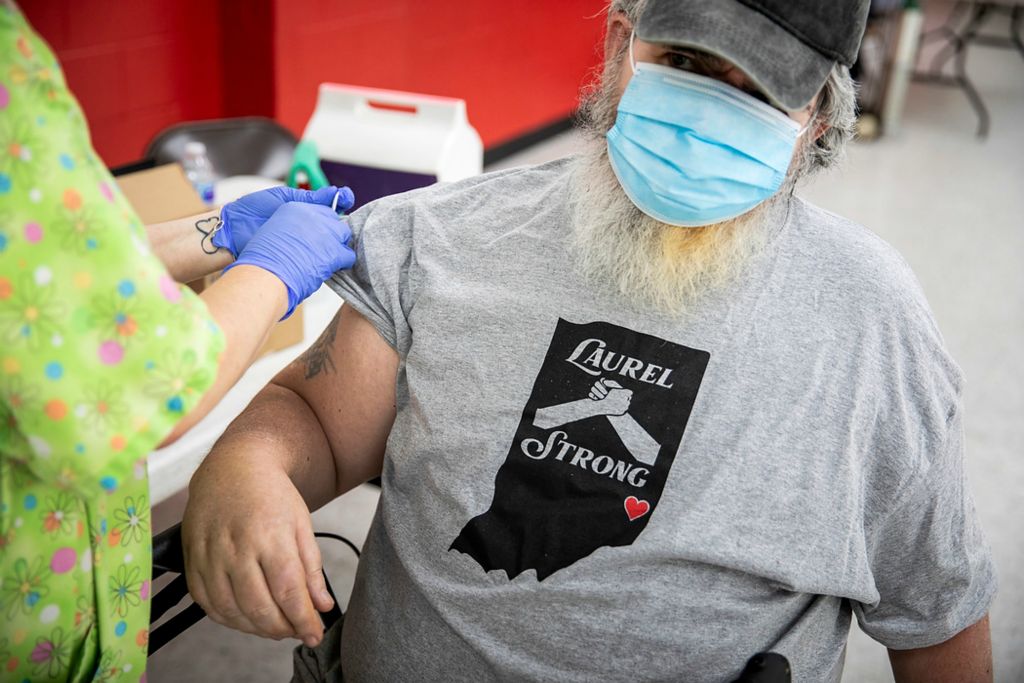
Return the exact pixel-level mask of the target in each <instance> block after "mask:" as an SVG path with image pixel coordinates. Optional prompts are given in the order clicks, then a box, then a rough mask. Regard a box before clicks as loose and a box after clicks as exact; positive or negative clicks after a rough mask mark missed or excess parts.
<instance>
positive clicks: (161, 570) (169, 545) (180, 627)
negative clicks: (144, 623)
mask: <svg viewBox="0 0 1024 683" xmlns="http://www.w3.org/2000/svg"><path fill="white" fill-rule="evenodd" d="M314 535H315V536H316V537H317V538H330V539H333V540H336V541H341V542H342V543H344V544H345V545H347V546H348V547H349V548H351V549H352V552H354V553H355V555H356V557H357V558H358V557H359V548H357V547H356V546H355V544H354V543H352V541H350V540H348V539H347V538H345V537H343V536H339V535H337V534H331V533H327V532H321V531H318V532H316V533H315V534H314ZM321 571H322V570H321ZM169 573H170V574H177V576H175V577H174V578H173V579H172V580H171V582H170V583H168V584H167V585H166V586H164V587H163V588H162V589H161V590H160V591H158V592H157V593H156V594H155V595H154V596H153V600H152V602H151V603H150V614H149V624H150V627H151V630H150V633H149V655H150V656H152V655H153V653H154V652H156V651H157V650H159V649H160V648H162V647H163V646H164V645H166V644H167V643H169V642H171V641H172V640H174V639H175V638H176V637H177V636H179V635H180V634H182V633H184V632H185V631H186V630H188V629H189V627H191V626H192V625H194V624H196V623H198V622H199V621H201V620H202V619H203V617H205V616H206V613H205V612H204V611H203V608H202V607H200V606H199V605H197V604H196V603H194V602H193V603H191V604H189V605H188V606H187V607H185V608H184V609H183V610H181V611H180V612H178V613H177V614H175V615H174V616H172V617H170V618H169V619H168V620H167V621H165V622H164V623H162V624H160V625H159V626H158V627H156V628H152V626H153V624H155V623H156V622H157V621H159V619H160V618H161V617H162V616H163V615H164V614H166V613H167V612H168V610H170V609H171V608H172V607H174V606H175V605H177V604H178V603H179V602H181V601H182V599H183V598H185V596H187V595H188V584H187V583H186V582H185V554H184V551H183V548H182V545H181V524H175V525H174V526H172V527H171V528H170V529H167V530H166V531H163V532H161V533H159V534H157V535H156V536H154V537H153V579H156V578H157V577H159V576H162V575H164V574H169ZM324 583H325V584H326V586H327V592H328V593H330V594H331V598H332V599H333V600H334V606H333V607H331V609H330V610H328V611H327V612H321V613H320V621H322V622H323V625H324V631H327V630H328V629H330V628H331V626H333V625H334V624H335V623H336V622H337V621H338V619H341V617H342V612H341V607H339V606H338V598H337V596H335V594H334V589H333V588H331V582H330V581H328V580H327V574H326V573H324Z"/></svg>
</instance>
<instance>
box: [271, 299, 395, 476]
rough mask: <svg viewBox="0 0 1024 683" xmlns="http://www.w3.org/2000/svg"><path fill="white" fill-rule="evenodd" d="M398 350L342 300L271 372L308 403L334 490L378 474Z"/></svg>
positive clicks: (391, 413) (388, 427) (392, 404)
mask: <svg viewBox="0 0 1024 683" xmlns="http://www.w3.org/2000/svg"><path fill="white" fill-rule="evenodd" d="M397 373H398V354H397V353H396V352H395V350H394V349H393V348H391V347H390V346H389V345H388V344H387V342H385V341H384V339H383V338H382V337H381V336H380V334H379V333H378V332H377V330H376V328H374V327H373V325H371V324H370V322H369V321H368V320H367V319H366V318H364V317H363V316H362V315H360V314H359V313H358V312H356V311H355V309H353V308H352V307H351V306H342V308H341V311H339V312H338V315H336V316H335V317H334V319H333V320H332V321H331V322H330V323H329V324H328V325H327V327H326V328H325V329H324V332H323V334H322V335H321V336H320V338H319V339H318V340H317V341H316V342H314V343H313V345H312V346H310V348H309V349H308V350H307V351H306V352H305V353H303V354H302V355H301V356H300V357H299V358H298V359H297V360H296V361H295V362H293V363H292V364H291V365H289V366H288V367H287V368H285V369H284V370H283V371H282V372H281V373H280V374H279V375H278V376H277V378H275V380H274V383H275V384H278V385H280V386H283V387H285V388H287V389H290V390H292V391H294V392H295V393H296V394H298V395H299V396H300V397H301V398H302V399H303V400H304V401H305V402H306V403H307V404H308V405H309V407H310V408H311V409H312V411H313V413H314V415H315V416H316V418H317V420H318V421H319V422H320V425H321V427H323V430H324V434H325V436H326V437H327V441H328V444H329V445H330V449H331V453H332V455H333V457H334V462H335V468H336V471H337V476H338V481H337V487H338V493H339V494H340V493H344V492H345V491H348V490H349V489H352V488H354V487H355V486H358V485H359V484H361V483H363V482H365V481H367V480H369V479H372V478H374V477H377V476H380V473H381V467H382V464H383V461H384V448H385V445H386V443H387V438H388V435H389V434H390V433H391V425H392V424H393V423H394V421H395V377H396V374H397Z"/></svg>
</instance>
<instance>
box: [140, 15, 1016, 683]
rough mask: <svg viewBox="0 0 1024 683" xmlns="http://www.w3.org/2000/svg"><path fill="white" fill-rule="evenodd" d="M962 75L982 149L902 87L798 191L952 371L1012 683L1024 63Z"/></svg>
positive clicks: (331, 523) (276, 660) (255, 653)
mask: <svg viewBox="0 0 1024 683" xmlns="http://www.w3.org/2000/svg"><path fill="white" fill-rule="evenodd" d="M1000 30H1002V29H1000ZM969 70H970V73H971V74H972V75H973V76H974V77H975V78H976V82H977V85H978V87H979V89H980V91H981V92H982V94H983V96H984V98H985V100H986V102H987V103H988V104H989V106H990V108H991V112H992V117H993V122H992V133H991V136H990V138H989V139H988V140H986V141H984V142H979V141H978V140H976V139H975V138H974V137H973V134H974V125H975V120H974V117H973V114H972V112H971V110H970V109H969V107H968V105H967V103H966V101H965V99H964V98H963V95H962V94H961V93H959V92H957V91H953V90H946V89H942V88H937V87H934V86H924V85H913V86H912V87H911V92H910V96H909V99H908V104H907V111H906V117H905V121H904V126H903V130H902V132H901V134H899V135H898V136H895V137H890V138H883V139H881V140H879V141H877V142H871V143H860V144H857V145H855V146H854V147H853V149H852V150H851V153H850V158H849V160H848V162H847V163H846V165H845V166H844V168H843V169H842V170H841V171H838V172H835V173H832V174H831V175H829V176H827V177H823V178H820V179H818V180H816V181H815V182H814V183H813V184H811V185H810V186H809V187H807V188H805V189H804V190H803V192H802V194H803V195H804V196H806V197H808V198H809V199H811V200H812V201H814V202H816V203H818V204H820V205H822V206H824V207H826V208H828V209H831V210H833V211H835V212H837V213H840V214H842V215H845V216H847V217H849V218H852V219H854V220H857V221H859V222H862V223H864V224H865V225H867V226H869V227H871V228H872V229H873V230H875V231H876V232H877V233H878V234H879V235H881V236H882V237H883V238H884V239H886V240H887V241H889V242H890V243H891V244H893V245H894V246H896V248H897V249H899V250H900V252H902V254H903V255H904V256H905V257H906V259H907V260H908V261H909V262H910V264H911V266H912V267H913V268H914V270H915V271H916V273H917V275H918V277H919V279H920V280H921V283H922V285H923V287H924V290H925V292H926V293H927V295H928V297H929V300H930V302H931V304H932V307H933V309H934V310H935V314H936V317H937V318H938V321H939V324H940V327H941V328H942V330H943V333H944V334H945V337H946V341H947V343H948V346H949V348H950V349H951V351H952V353H953V355H954V357H955V358H956V359H957V360H958V361H959V363H960V364H961V366H962V367H963V369H964V372H965V374H966V376H967V380H968V384H967V388H966V392H965V404H966V410H967V445H968V457H969V462H968V474H969V477H970V481H971V486H972V489H973V491H974V494H975V498H976V501H977V507H978V510H979V514H980V515H981V518H982V520H983V523H984V525H985V528H986V531H987V533H988V536H989V539H990V542H991V544H992V548H993V552H994V553H995V558H996V562H997V565H998V568H999V573H1000V579H1001V587H1000V592H999V594H998V596H997V598H996V603H995V605H994V607H993V609H992V627H993V640H994V651H995V666H996V680H997V681H1001V682H1005V683H1017V682H1019V681H1024V616H1022V615H1024V572H1022V571H1021V568H1022V567H1024V522H1022V520H1024V512H1022V510H1024V461H1022V457H1024V418H1022V415H1024V354H1021V352H1020V349H1021V346H1022V342H1024V267H1022V255H1024V63H1022V60H1021V58H1020V56H1019V55H1016V54H1014V53H1012V52H1007V51H1000V50H991V49H986V48H975V49H973V50H972V53H971V63H970V67H969ZM573 141H574V138H573V135H572V134H566V135H564V136H560V137H558V138H555V139H553V140H551V141H549V142H547V143H544V144H542V145H538V146H536V147H535V148H532V149H530V150H528V151H527V152H526V153H524V154H521V155H519V156H518V157H516V158H513V159H509V160H506V161H505V162H503V163H502V164H500V165H499V166H501V167H505V166H512V165H519V164H524V163H534V162H538V161H544V160H547V159H551V158H555V157H558V156H561V155H563V154H565V153H568V152H570V151H571V150H572V148H573ZM497 167H498V166H496V167H495V168H497ZM375 502H376V492H375V491H374V490H372V489H371V488H369V487H365V488H361V489H358V490H356V491H354V492H352V493H350V494H348V495H346V496H344V497H343V498H341V499H339V500H337V501H335V502H334V503H332V504H331V505H329V506H328V507H326V508H324V509H323V510H321V511H320V512H318V513H317V514H316V515H315V520H316V523H317V526H318V528H323V529H329V530H332V531H337V532H339V533H342V534H345V535H347V536H348V537H349V538H352V539H353V540H355V541H356V542H357V543H361V542H362V540H363V538H364V536H365V529H366V526H367V525H368V522H369V518H370V515H371V514H372V510H373V506H374V505H375ZM182 503H183V501H182V500H181V499H180V498H179V499H176V500H172V501H169V502H168V503H167V504H165V505H164V506H161V508H160V509H159V510H157V513H156V517H157V519H156V524H157V525H158V528H159V526H160V525H161V524H163V525H166V524H169V523H170V522H171V521H173V520H174V519H176V518H177V517H178V516H179V515H180V511H181V508H182ZM325 553H326V556H327V566H328V573H329V575H330V577H331V580H332V582H333V583H334V585H335V587H336V588H337V590H338V591H339V593H340V594H343V595H347V593H348V591H349V589H350V586H351V577H352V573H353V571H354V567H355V562H354V560H353V559H352V557H351V555H350V554H349V552H348V551H347V550H346V549H344V548H341V547H332V546H325ZM290 648H291V645H290V644H289V643H274V642H272V641H262V640H257V639H255V638H250V637H248V636H244V635H240V634H236V633H232V632H228V631H226V630H225V629H222V628H220V627H218V626H216V625H214V624H211V623H208V622H205V623H203V624H201V625H199V626H197V627H195V628H194V629H192V630H191V631H190V632H188V633H187V634H185V635H184V636H183V637H181V638H179V639H178V640H177V641H175V642H174V643H172V644H171V645H169V646H168V647H167V648H165V650H164V651H162V652H160V653H159V654H157V655H156V656H155V657H154V658H153V659H152V660H151V662H150V674H149V679H150V680H151V681H153V682H154V683H160V682H162V681H229V680H247V681H252V682H254V683H257V682H261V681H283V680H288V678H289V676H290V671H291V664H290V658H289V651H290ZM891 680H892V675H891V673H889V670H888V663H887V660H886V657H885V651H884V649H883V648H881V646H879V645H877V644H875V643H874V642H873V641H871V640H869V639H867V638H866V637H864V636H863V635H862V634H861V633H860V632H859V630H858V629H857V628H856V627H854V628H853V630H852V633H851V640H850V647H849V652H848V656H847V666H846V674H845V676H844V681H849V682H852V683H860V682H866V683H874V682H875V681H891Z"/></svg>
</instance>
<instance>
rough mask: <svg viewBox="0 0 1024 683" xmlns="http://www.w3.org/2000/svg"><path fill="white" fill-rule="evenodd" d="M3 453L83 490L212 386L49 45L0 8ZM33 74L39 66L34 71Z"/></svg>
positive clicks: (217, 344)
mask: <svg viewBox="0 0 1024 683" xmlns="http://www.w3.org/2000/svg"><path fill="white" fill-rule="evenodd" d="M0 72H2V73H3V74H9V73H14V72H18V73H20V74H23V75H24V76H25V78H22V79H15V80H13V81H4V83H3V87H4V88H5V89H6V90H5V92H4V93H3V98H4V100H5V104H4V107H5V111H4V112H3V117H4V120H5V121H6V122H9V123H10V124H11V125H10V126H8V127H7V135H8V136H9V140H8V143H9V146H11V147H15V146H16V147H17V148H18V149H19V150H21V152H20V153H19V155H18V156H17V157H16V158H12V159H11V160H9V162H7V163H6V164H5V165H4V166H3V167H2V169H0V192H2V193H3V194H4V197H3V199H2V204H0V212H2V214H3V216H2V220H0V263H2V268H0V349H2V350H0V458H2V459H3V460H5V461H8V462H10V463H13V464H15V465H16V466H18V467H19V468H25V469H27V473H30V474H31V475H33V476H35V477H37V478H39V479H40V480H43V481H47V482H51V483H53V484H55V485H58V486H63V487H66V488H69V489H72V490H76V491H78V492H79V493H82V494H83V495H90V496H91V495H96V494H97V493H99V492H111V491H114V490H116V489H117V488H118V486H119V485H120V483H121V482H123V481H125V480H126V479H127V478H129V477H134V478H141V477H145V457H146V455H147V454H148V453H149V452H150V451H151V450H152V449H153V448H155V447H156V446H157V445H158V444H159V443H160V441H161V440H162V439H163V438H164V437H165V436H166V434H167V433H168V432H169V431H170V430H171V429H172V428H173V426H174V424H175V423H176V422H178V421H179V420H180V419H181V418H182V417H183V416H184V415H185V413H187V412H188V411H189V410H190V409H191V408H192V407H194V406H195V405H196V403H197V402H198V401H199V399H200V398H201V397H202V395H203V394H204V393H205V392H206V390H207V389H208V388H209V387H210V386H211V385H212V383H213V380H214V378H215V376H216V368H217V363H218V359H219V356H220V353H221V351H222V349H223V344H224V342H223V337H222V335H221V333H220V330H219V329H218V328H217V326H216V324H215V323H214V321H213V319H212V318H211V317H210V315H209V312H208V311H207V310H206V307H205V305H204V304H203V303H202V301H201V300H200V299H199V298H198V297H196V295H195V294H194V293H193V292H192V291H191V290H190V289H188V288H187V287H184V286H182V285H179V284H177V283H175V282H174V281H173V280H171V278H170V276H169V275H168V274H167V272H166V270H165V269H164V267H163V264H162V263H161V262H160V261H159V260H158V259H157V258H156V256H155V255H154V254H153V253H152V252H151V250H150V248H149V245H148V242H147V240H146V234H145V230H144V227H143V226H142V224H141V222H140V221H139V219H138V216H137V215H136V214H135V212H134V210H133V209H132V207H131V206H130V205H129V204H128V202H127V201H126V200H125V198H124V197H123V196H122V195H121V193H120V192H119V191H118V189H117V185H116V183H115V182H114V180H113V178H112V177H111V176H110V174H109V173H108V172H107V170H106V168H105V166H104V165H103V163H102V161H100V159H99V158H98V157H97V155H96V154H95V152H94V151H93V149H92V146H91V143H90V140H89V132H88V129H87V126H86V123H85V120H84V118H83V116H82V113H81V110H80V109H79V107H78V103H77V102H76V101H75V100H74V98H73V96H72V95H71V93H70V92H69V91H68V89H67V87H66V85H65V84H64V80H63V76H62V74H61V72H60V68H59V65H58V64H57V61H56V59H55V57H54V56H53V53H52V52H51V51H50V49H49V47H48V46H47V45H46V44H45V43H44V42H43V41H42V39H41V38H40V37H39V36H38V35H37V34H36V33H35V32H34V31H33V30H32V28H31V27H30V26H29V25H28V24H27V22H25V20H24V18H23V17H22V16H21V15H20V14H19V13H17V12H16V11H11V10H9V9H7V8H0ZM43 75H45V78H44V77H43Z"/></svg>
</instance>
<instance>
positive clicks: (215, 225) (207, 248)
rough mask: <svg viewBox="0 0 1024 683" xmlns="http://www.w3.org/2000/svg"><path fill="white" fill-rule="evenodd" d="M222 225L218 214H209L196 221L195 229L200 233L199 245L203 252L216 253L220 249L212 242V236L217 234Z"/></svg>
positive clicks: (222, 222)
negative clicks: (207, 216)
mask: <svg viewBox="0 0 1024 683" xmlns="http://www.w3.org/2000/svg"><path fill="white" fill-rule="evenodd" d="M222 225H224V221H222V220H221V218H220V216H210V217H209V218H201V219H199V220H198V221H196V230H198V231H199V234H201V235H202V237H201V238H200V239H199V246H200V247H202V249H203V253H204V254H216V253H217V252H218V251H220V247H217V246H214V244H213V236H214V235H215V234H217V231H218V230H220V228H221V226H222Z"/></svg>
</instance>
